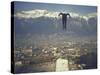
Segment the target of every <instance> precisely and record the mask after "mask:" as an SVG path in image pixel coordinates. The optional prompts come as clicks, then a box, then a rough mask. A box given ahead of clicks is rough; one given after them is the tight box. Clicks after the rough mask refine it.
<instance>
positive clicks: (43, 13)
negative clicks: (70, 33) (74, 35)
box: [14, 9, 97, 20]
mask: <svg viewBox="0 0 100 75" xmlns="http://www.w3.org/2000/svg"><path fill="white" fill-rule="evenodd" d="M59 13H60V12H54V11H49V10H40V9H35V10H29V11H21V12H17V13H15V14H14V16H15V17H18V18H25V19H30V18H39V17H49V18H61V16H58V14H59ZM69 13H70V15H71V17H73V18H76V17H79V18H84V19H86V20H88V18H90V17H95V16H97V15H96V13H91V14H88V15H84V16H83V15H79V14H77V13H72V12H69Z"/></svg>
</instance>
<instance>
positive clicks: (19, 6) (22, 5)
mask: <svg viewBox="0 0 100 75" xmlns="http://www.w3.org/2000/svg"><path fill="white" fill-rule="evenodd" d="M14 4H15V6H14V9H15V12H19V11H27V10H34V9H43V10H49V11H58V12H74V13H78V14H80V15H86V14H89V13H95V12H97V7H96V6H83V5H68V4H50V3H34V2H18V1H16V2H15V3H14Z"/></svg>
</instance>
